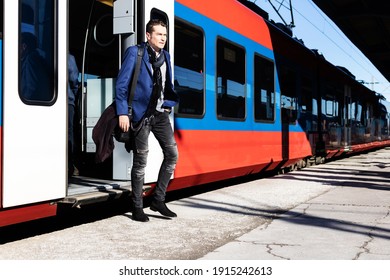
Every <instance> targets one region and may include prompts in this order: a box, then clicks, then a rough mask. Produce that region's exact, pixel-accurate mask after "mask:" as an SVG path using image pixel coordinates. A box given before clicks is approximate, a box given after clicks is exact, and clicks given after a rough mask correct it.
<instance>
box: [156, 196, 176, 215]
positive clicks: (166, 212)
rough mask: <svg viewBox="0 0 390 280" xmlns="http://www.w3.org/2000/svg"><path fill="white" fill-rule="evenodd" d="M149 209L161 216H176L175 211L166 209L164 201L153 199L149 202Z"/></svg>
mask: <svg viewBox="0 0 390 280" xmlns="http://www.w3.org/2000/svg"><path fill="white" fill-rule="evenodd" d="M150 210H152V211H158V212H160V214H161V215H163V216H167V217H172V218H173V217H177V215H176V213H174V212H172V211H171V210H169V209H168V207H167V206H166V205H165V202H164V201H157V200H153V201H152V203H151V204H150Z"/></svg>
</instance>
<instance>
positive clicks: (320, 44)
mask: <svg viewBox="0 0 390 280" xmlns="http://www.w3.org/2000/svg"><path fill="white" fill-rule="evenodd" d="M250 1H252V2H255V3H256V4H257V5H258V6H260V7H261V8H262V9H263V10H265V11H266V12H268V14H269V19H270V20H271V19H272V20H274V21H275V22H283V21H282V20H281V18H280V16H279V15H278V14H277V13H276V12H275V10H274V8H273V7H272V5H271V4H270V2H271V3H272V4H273V5H274V6H275V8H276V9H277V10H278V12H279V13H280V14H281V15H282V17H283V19H284V20H285V22H286V23H287V24H290V23H291V22H292V19H291V14H290V10H289V8H290V1H289V0H271V1H268V0H250ZM291 1H292V7H293V20H294V25H295V27H294V28H293V29H292V31H293V37H297V38H298V39H302V40H303V42H304V43H305V45H306V46H307V47H308V48H310V49H318V50H319V52H320V53H322V54H323V55H324V56H325V58H326V59H327V60H328V61H329V62H331V63H332V64H334V65H338V66H344V67H345V68H347V69H348V70H349V71H350V72H351V73H352V74H353V75H355V77H356V80H362V81H364V82H365V86H367V87H368V88H370V89H371V90H374V91H376V92H378V93H380V94H382V95H383V96H384V97H385V98H386V101H387V102H389V101H390V83H389V81H387V80H386V78H385V77H383V75H382V74H381V73H380V72H379V70H377V69H376V67H375V66H374V65H373V64H372V63H371V62H370V60H369V59H367V58H366V57H365V55H364V54H363V53H362V52H361V51H360V50H359V49H358V48H356V47H355V46H354V44H353V43H352V42H351V41H349V39H348V38H347V37H346V36H345V35H344V33H343V32H342V31H341V30H340V29H339V28H338V27H337V26H336V25H335V24H334V23H333V22H332V20H330V19H329V18H328V17H327V16H326V15H325V14H324V13H323V12H321V10H320V9H319V8H318V7H317V6H316V5H315V4H314V3H313V2H312V1H311V0H291Z"/></svg>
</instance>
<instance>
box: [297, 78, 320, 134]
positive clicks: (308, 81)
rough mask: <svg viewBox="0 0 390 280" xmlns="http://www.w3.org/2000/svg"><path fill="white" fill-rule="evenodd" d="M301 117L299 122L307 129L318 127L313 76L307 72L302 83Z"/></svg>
mask: <svg viewBox="0 0 390 280" xmlns="http://www.w3.org/2000/svg"><path fill="white" fill-rule="evenodd" d="M300 89H301V90H300V101H299V118H298V123H299V124H300V126H301V127H302V129H303V130H305V131H310V130H313V127H316V119H317V118H316V117H313V115H317V113H316V110H317V108H313V107H314V106H316V103H315V99H314V98H313V78H312V77H311V76H309V75H307V74H303V75H302V79H301V84H300Z"/></svg>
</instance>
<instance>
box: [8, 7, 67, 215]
mask: <svg viewBox="0 0 390 280" xmlns="http://www.w3.org/2000/svg"><path fill="white" fill-rule="evenodd" d="M57 11H66V1H53V0H40V1H31V0H19V1H4V35H5V36H6V40H5V41H4V45H3V54H4V57H3V58H4V60H3V77H4V80H3V155H2V156H3V164H2V168H3V170H2V172H3V173H2V175H3V178H2V188H3V189H2V206H3V207H11V206H16V205H23V204H28V203H34V202H41V201H47V200H52V199H56V198H61V197H64V196H65V193H66V149H67V146H66V144H67V141H66V139H67V136H66V135H67V134H66V133H67V130H66V117H67V114H66V108H67V107H66V106H67V102H66V100H67V98H66V69H67V68H66V65H67V64H66V48H65V47H61V48H60V47H57V46H60V45H61V46H66V36H65V35H61V34H66V29H65V24H64V22H63V21H64V20H66V19H65V17H62V16H58V15H57V14H56V13H57ZM61 36H63V37H61ZM59 77H62V78H59Z"/></svg>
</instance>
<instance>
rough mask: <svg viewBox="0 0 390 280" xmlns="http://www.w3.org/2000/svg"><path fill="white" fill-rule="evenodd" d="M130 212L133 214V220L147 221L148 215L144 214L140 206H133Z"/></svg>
mask: <svg viewBox="0 0 390 280" xmlns="http://www.w3.org/2000/svg"><path fill="white" fill-rule="evenodd" d="M132 214H133V220H134V221H137V222H147V221H149V217H148V216H146V215H145V213H144V209H142V208H134V210H133V213H132Z"/></svg>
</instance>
